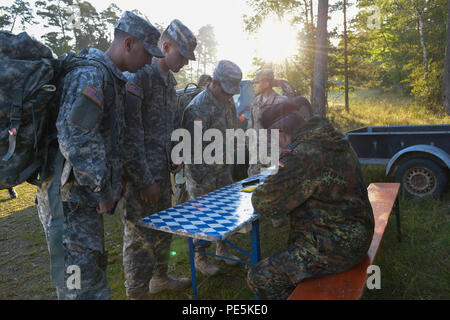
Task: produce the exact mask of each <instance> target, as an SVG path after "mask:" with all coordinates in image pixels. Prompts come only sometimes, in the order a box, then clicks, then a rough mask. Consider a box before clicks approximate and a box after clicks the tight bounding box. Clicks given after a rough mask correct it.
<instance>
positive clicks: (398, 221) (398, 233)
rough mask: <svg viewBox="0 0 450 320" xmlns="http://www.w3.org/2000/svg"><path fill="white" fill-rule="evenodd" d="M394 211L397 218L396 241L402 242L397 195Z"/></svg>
mask: <svg viewBox="0 0 450 320" xmlns="http://www.w3.org/2000/svg"><path fill="white" fill-rule="evenodd" d="M394 211H395V215H396V218H397V239H398V242H402V232H401V230H400V201H399V200H398V197H397V199H395V204H394Z"/></svg>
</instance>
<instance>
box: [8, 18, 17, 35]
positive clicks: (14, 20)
mask: <svg viewBox="0 0 450 320" xmlns="http://www.w3.org/2000/svg"><path fill="white" fill-rule="evenodd" d="M16 19H17V14H16V15H15V16H14V19H13V23H12V26H11V31H10V32H11V33H12V32H13V30H14V26H15V24H16Z"/></svg>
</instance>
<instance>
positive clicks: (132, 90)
mask: <svg viewBox="0 0 450 320" xmlns="http://www.w3.org/2000/svg"><path fill="white" fill-rule="evenodd" d="M127 91H128V92H129V93H131V94H133V95H135V96H137V97H140V96H141V92H142V89H141V88H140V87H138V86H137V85H135V84H132V83H129V84H128V85H127Z"/></svg>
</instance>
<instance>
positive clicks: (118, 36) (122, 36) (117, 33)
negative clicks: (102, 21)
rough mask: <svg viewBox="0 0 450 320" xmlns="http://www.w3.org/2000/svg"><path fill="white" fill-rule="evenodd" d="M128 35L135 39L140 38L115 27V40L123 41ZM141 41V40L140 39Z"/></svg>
mask: <svg viewBox="0 0 450 320" xmlns="http://www.w3.org/2000/svg"><path fill="white" fill-rule="evenodd" d="M126 37H131V38H132V39H133V40H134V41H136V40H138V39H137V38H135V37H133V36H132V35H131V34H129V33H127V32H125V31H123V30H120V29H117V28H116V29H114V40H113V42H122V41H123V40H125V38H126ZM138 41H139V40H138Z"/></svg>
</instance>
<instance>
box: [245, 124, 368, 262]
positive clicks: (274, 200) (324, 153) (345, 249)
mask: <svg viewBox="0 0 450 320" xmlns="http://www.w3.org/2000/svg"><path fill="white" fill-rule="evenodd" d="M252 203H253V206H254V209H255V210H256V211H257V212H258V213H259V214H261V215H267V216H270V217H281V216H285V215H289V217H290V228H291V229H290V237H289V244H290V245H293V244H295V245H299V246H302V247H303V248H305V250H307V251H309V252H310V253H311V254H313V255H314V256H318V255H322V256H323V255H330V256H334V257H335V258H336V259H337V261H340V260H339V259H341V260H342V257H358V258H361V256H364V255H365V254H366V253H367V250H368V248H369V246H370V243H371V241H372V236H373V232H374V218H373V213H372V207H371V205H370V202H369V199H368V195H367V189H366V185H365V183H364V180H363V176H362V172H361V167H360V164H359V161H358V158H357V156H356V154H355V152H354V151H353V149H352V148H351V146H350V144H349V143H348V141H347V140H346V139H345V137H344V135H343V134H341V133H340V132H338V131H337V130H336V129H335V128H334V127H333V126H332V125H331V124H330V122H328V120H325V119H322V118H318V117H315V118H312V119H311V120H310V121H308V122H307V124H306V125H305V126H304V127H303V128H302V129H301V131H300V132H299V133H297V135H296V136H295V137H294V139H293V142H292V143H291V144H290V145H289V146H288V147H287V148H285V149H284V151H283V152H282V154H281V156H280V166H279V171H278V172H277V173H276V174H275V175H272V176H269V177H268V178H267V179H266V181H265V182H264V184H262V185H261V186H260V187H258V188H257V189H256V190H255V192H254V194H253V196H252ZM340 262H342V263H343V261H340Z"/></svg>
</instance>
